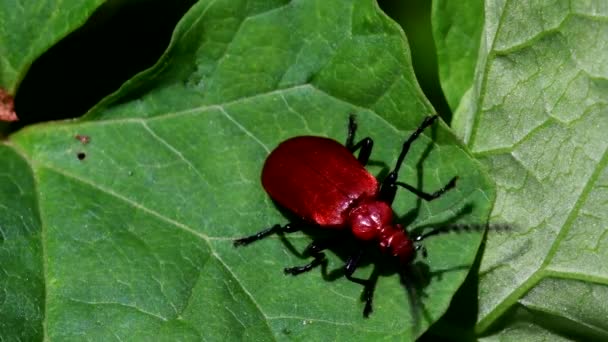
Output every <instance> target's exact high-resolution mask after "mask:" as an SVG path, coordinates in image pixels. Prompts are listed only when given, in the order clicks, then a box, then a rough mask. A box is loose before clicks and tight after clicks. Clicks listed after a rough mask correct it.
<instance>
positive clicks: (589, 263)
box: [436, 1, 608, 340]
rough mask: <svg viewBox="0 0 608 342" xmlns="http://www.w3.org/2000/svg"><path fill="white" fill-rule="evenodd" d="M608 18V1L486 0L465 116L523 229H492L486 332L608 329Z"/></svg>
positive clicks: (484, 267)
mask: <svg viewBox="0 0 608 342" xmlns="http://www.w3.org/2000/svg"><path fill="white" fill-rule="evenodd" d="M438 7H441V6H438ZM443 15H444V16H448V15H449V14H448V13H443ZM607 17H608V8H607V7H606V6H605V5H604V3H603V2H572V3H568V2H562V1H557V2H555V1H538V2H533V3H530V2H512V1H511V2H507V1H500V2H496V1H487V2H486V3H485V9H484V26H483V33H482V34H481V39H482V43H481V48H480V53H479V56H478V60H477V69H476V72H475V80H474V81H473V82H472V87H469V86H465V89H460V91H467V92H468V96H469V99H468V100H467V102H466V103H464V104H463V102H461V104H460V108H459V110H458V112H457V113H456V117H455V118H454V120H455V121H457V122H458V125H459V127H460V132H461V134H462V135H463V136H465V137H466V138H467V140H468V145H469V147H470V148H471V150H472V151H473V154H474V155H475V156H476V157H477V158H478V159H479V160H480V161H482V162H483V163H484V164H485V165H486V167H487V168H488V170H489V172H490V174H491V176H492V177H493V178H494V180H495V181H496V183H497V187H498V192H497V199H496V204H495V206H494V209H493V213H492V220H493V221H495V222H508V223H511V224H513V225H514V227H515V231H514V232H513V233H512V234H508V235H498V234H490V236H489V238H488V241H487V245H486V247H485V254H484V256H483V261H482V264H481V283H480V285H479V286H480V293H479V301H480V309H479V317H478V319H479V320H478V324H477V330H478V332H479V333H480V334H488V333H490V332H492V331H500V332H498V333H497V335H496V336H503V335H504V334H505V332H506V331H511V332H514V331H518V334H521V335H519V336H526V334H527V333H528V331H530V334H529V335H528V337H522V339H525V340H533V339H536V338H538V336H541V335H543V334H559V335H561V336H567V337H569V338H575V339H579V340H580V339H582V340H601V339H606V338H608V325H607V323H606V320H605V317H606V316H608V306H606V304H605V303H607V302H608V301H607V300H606V299H607V298H606V297H607V296H608V286H607V285H608V268H607V267H606V265H608V248H607V247H608V245H607V244H608V240H607V237H608V226H607V225H606V222H608V220H607V219H608V216H607V215H606V213H608V191H606V189H608V167H607V163H608V153H607V149H608V139H606V132H607V131H608V106H607V103H608V92H607V90H608V81H607V80H608V69H607V67H606V66H607V65H608V49H607V45H606V39H605V37H607V36H608V24H607V21H606V18H607ZM436 18H437V17H436ZM453 30H455V31H461V30H465V29H464V28H460V29H459V28H454V29H453ZM444 43H446V42H444ZM439 46H442V45H441V44H440V45H439ZM447 53H448V52H446V54H447ZM444 86H445V87H452V86H456V87H457V86H458V85H454V84H451V83H446V84H444ZM452 92H457V90H452ZM465 107H466V108H465ZM521 312H527V313H528V314H527V315H519V314H517V313H521ZM530 313H532V314H530ZM522 321H523V323H522ZM500 329H505V330H500ZM539 331H544V332H542V333H541V332H539ZM504 336H506V335H504ZM535 336H536V337H535Z"/></svg>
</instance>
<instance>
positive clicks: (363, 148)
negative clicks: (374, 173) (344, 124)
mask: <svg viewBox="0 0 608 342" xmlns="http://www.w3.org/2000/svg"><path fill="white" fill-rule="evenodd" d="M356 132H357V122H356V121H355V116H354V115H351V116H350V117H349V118H348V135H347V137H346V144H345V146H346V148H347V149H348V150H349V151H351V152H352V153H355V152H356V151H357V150H360V151H359V156H358V157H357V160H359V163H361V165H366V164H367V161H368V160H369V156H370V155H371V154H372V149H373V147H374V141H373V140H372V139H371V138H370V137H366V138H364V139H363V140H361V141H359V142H358V143H356V144H355V133H356Z"/></svg>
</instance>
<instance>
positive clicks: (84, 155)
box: [76, 152, 87, 160]
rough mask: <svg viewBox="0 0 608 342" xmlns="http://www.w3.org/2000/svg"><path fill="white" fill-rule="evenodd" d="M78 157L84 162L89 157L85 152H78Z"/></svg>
mask: <svg viewBox="0 0 608 342" xmlns="http://www.w3.org/2000/svg"><path fill="white" fill-rule="evenodd" d="M76 157H77V158H78V160H84V158H86V157H87V155H86V153H84V152H78V153H77V154H76Z"/></svg>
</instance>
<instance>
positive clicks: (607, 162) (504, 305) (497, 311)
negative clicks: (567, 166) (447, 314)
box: [476, 149, 608, 334]
mask: <svg viewBox="0 0 608 342" xmlns="http://www.w3.org/2000/svg"><path fill="white" fill-rule="evenodd" d="M606 167H608V149H607V150H604V153H603V155H602V158H601V159H600V161H599V162H598V163H597V165H596V167H595V169H594V170H593V173H592V174H591V176H590V177H589V179H588V180H587V182H586V183H585V186H584V187H583V191H582V192H581V195H580V196H579V197H578V198H577V200H576V202H574V205H573V206H572V210H570V213H569V214H568V217H567V218H566V221H564V224H563V226H562V228H561V230H560V231H559V233H558V234H557V235H556V237H555V239H554V240H553V243H552V244H551V248H550V249H549V251H548V252H547V255H546V256H545V258H544V260H543V262H542V263H541V264H540V266H539V267H538V269H537V270H536V271H535V272H534V273H533V274H532V275H531V276H530V277H529V278H528V280H526V281H525V282H523V283H522V284H521V285H519V286H518V287H516V288H515V289H514V290H513V291H512V292H511V294H510V295H508V296H507V297H505V298H504V299H503V300H502V301H501V302H499V303H498V304H496V306H495V307H494V309H492V310H491V311H489V312H488V314H487V315H486V316H485V317H484V318H482V319H481V320H479V321H478V323H477V327H476V330H477V331H478V333H479V334H484V333H485V332H486V330H487V329H488V328H489V327H490V326H491V325H492V324H493V323H494V322H495V321H496V320H498V319H499V318H500V317H501V316H502V315H503V314H504V313H505V312H506V311H507V310H508V309H509V308H510V307H511V306H512V305H514V304H515V303H516V302H517V300H518V299H519V298H521V297H522V296H523V295H524V294H525V293H527V292H528V291H529V290H531V289H532V288H533V287H534V286H536V285H537V284H538V283H539V282H540V281H541V280H542V279H543V278H545V277H548V276H551V275H553V274H561V275H564V274H569V273H565V272H554V271H551V270H550V269H548V266H549V263H550V262H551V261H552V260H553V257H554V256H555V254H556V253H557V251H558V247H559V246H560V244H561V242H562V240H563V238H564V236H566V235H567V234H568V233H569V232H570V229H571V227H572V224H573V222H574V221H575V220H576V218H577V217H578V213H579V211H580V209H581V207H582V206H583V205H584V203H585V202H586V200H587V197H588V196H589V193H590V192H591V191H592V190H593V188H594V184H595V182H596V181H597V179H598V178H599V176H600V173H601V172H602V171H603V170H604V169H605V168H606ZM589 279H591V278H589ZM594 279H597V280H603V282H601V283H602V284H604V285H608V278H601V277H595V278H594Z"/></svg>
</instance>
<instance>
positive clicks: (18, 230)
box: [0, 145, 45, 341]
mask: <svg viewBox="0 0 608 342" xmlns="http://www.w3.org/2000/svg"><path fill="white" fill-rule="evenodd" d="M0 160H1V161H2V165H3V170H2V172H0V260H1V263H0V289H1V291H0V336H2V338H3V339H7V340H9V339H12V340H29V341H31V340H41V339H42V336H43V332H42V331H43V328H42V325H43V320H44V300H45V299H44V282H45V279H44V271H43V268H44V263H45V261H44V260H45V255H44V248H43V244H42V239H43V237H42V229H41V223H40V215H39V212H38V205H37V198H36V197H37V194H36V186H35V184H34V182H35V180H34V178H33V176H32V173H31V170H30V169H29V166H28V165H27V164H26V162H25V161H24V160H23V159H22V158H21V157H20V156H19V155H17V154H16V153H15V152H14V151H13V150H12V149H11V148H9V147H7V146H4V145H0Z"/></svg>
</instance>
